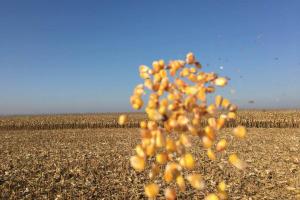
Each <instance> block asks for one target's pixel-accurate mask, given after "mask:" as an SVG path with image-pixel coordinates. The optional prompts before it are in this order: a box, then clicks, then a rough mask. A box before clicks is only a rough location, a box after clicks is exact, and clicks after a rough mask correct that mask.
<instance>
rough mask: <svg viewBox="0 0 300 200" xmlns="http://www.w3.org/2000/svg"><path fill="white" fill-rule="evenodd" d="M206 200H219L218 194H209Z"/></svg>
mask: <svg viewBox="0 0 300 200" xmlns="http://www.w3.org/2000/svg"><path fill="white" fill-rule="evenodd" d="M205 200H219V197H218V196H217V195H216V194H209V195H207V196H206V197H205Z"/></svg>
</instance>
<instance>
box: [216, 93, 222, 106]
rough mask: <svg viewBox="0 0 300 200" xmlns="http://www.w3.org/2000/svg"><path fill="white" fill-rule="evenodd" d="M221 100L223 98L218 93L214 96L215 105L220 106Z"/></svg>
mask: <svg viewBox="0 0 300 200" xmlns="http://www.w3.org/2000/svg"><path fill="white" fill-rule="evenodd" d="M222 100H223V97H222V96H220V95H218V96H216V97H215V104H216V106H217V107H220V106H221V104H222Z"/></svg>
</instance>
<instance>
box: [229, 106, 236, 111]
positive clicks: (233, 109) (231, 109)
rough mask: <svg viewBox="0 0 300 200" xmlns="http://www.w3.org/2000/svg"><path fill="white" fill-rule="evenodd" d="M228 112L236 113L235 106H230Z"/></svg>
mask: <svg viewBox="0 0 300 200" xmlns="http://www.w3.org/2000/svg"><path fill="white" fill-rule="evenodd" d="M229 111H230V112H236V111H237V106H236V105H233V104H231V105H230V107H229Z"/></svg>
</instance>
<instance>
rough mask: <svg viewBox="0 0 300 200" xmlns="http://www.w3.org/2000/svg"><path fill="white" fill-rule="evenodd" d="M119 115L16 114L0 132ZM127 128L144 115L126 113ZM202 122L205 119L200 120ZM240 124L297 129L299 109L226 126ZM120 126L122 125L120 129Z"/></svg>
mask: <svg viewBox="0 0 300 200" xmlns="http://www.w3.org/2000/svg"><path fill="white" fill-rule="evenodd" d="M119 114H120V113H104V114H65V115H64V114H59V115H19V116H4V117H0V130H20V129H27V130H40V129H72V128H74V129H75V128H117V127H121V126H120V125H119V124H118V123H117V122H118V116H119ZM127 114H128V115H129V121H128V123H127V124H126V125H125V127H127V128H137V127H138V125H139V121H141V120H145V119H146V115H145V114H144V113H127ZM203 123H205V120H203ZM236 124H242V125H244V126H246V127H249V128H250V127H253V128H268V127H270V128H271V127H273V128H298V127H300V110H239V111H238V118H237V121H236V122H231V123H230V122H229V123H227V126H228V127H233V126H236ZM122 127H124V126H122Z"/></svg>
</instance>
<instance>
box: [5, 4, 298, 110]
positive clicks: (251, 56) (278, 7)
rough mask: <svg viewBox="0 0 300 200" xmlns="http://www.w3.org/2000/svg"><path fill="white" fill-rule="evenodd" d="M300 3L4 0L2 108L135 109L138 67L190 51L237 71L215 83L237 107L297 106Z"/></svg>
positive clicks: (211, 65)
mask: <svg viewBox="0 0 300 200" xmlns="http://www.w3.org/2000/svg"><path fill="white" fill-rule="evenodd" d="M299 10H300V1H297V0H295V1H293V0H289V1H283V0H270V1H262V0H257V1H254V0H253V1H242V0H240V1H225V0H207V1H198V0H195V1H174V0H172V1H154V0H153V1H143V0H136V1H131V0H128V1H112V0H101V1H96V0H95V1H92V0H91V1H79V0H78V1H77V0H76V1H71V0H69V1H65V0H59V1H58V0H57V1H54V0H53V1H37V0H36V1H32V0H27V1H16V0H11V1H10V0H7V1H1V3H0V114H27V113H29V114H40V113H66V112H67V113H68V112H71V113H74V112H116V111H131V109H130V106H129V103H128V99H129V96H130V95H131V93H132V89H133V87H134V86H135V85H136V84H138V83H140V82H141V80H140V79H139V76H138V66H139V65H140V64H146V65H150V64H151V63H152V61H153V60H154V59H159V58H163V59H165V60H169V59H178V58H184V56H185V54H186V53H187V52H189V51H193V52H194V53H195V54H196V56H197V57H198V59H199V60H200V62H201V63H202V64H203V65H204V66H205V68H204V69H205V70H206V71H216V72H218V73H219V74H221V75H224V76H229V77H231V82H230V84H229V86H228V89H226V90H224V91H218V92H220V93H221V94H224V95H225V96H227V97H229V98H230V99H232V100H233V101H234V102H235V103H237V104H238V105H239V106H240V107H242V108H300V87H299V86H300V82H299V76H300V26H299V19H300V12H299ZM207 65H208V66H207ZM220 66H223V70H221V69H220ZM232 91H234V93H232ZM249 100H254V101H255V103H254V104H249V103H248V102H249Z"/></svg>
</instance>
